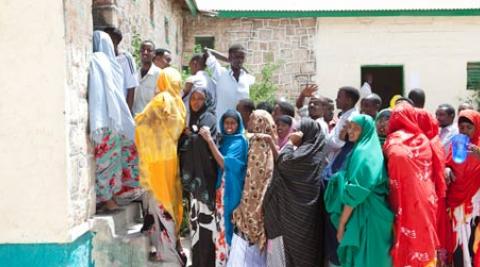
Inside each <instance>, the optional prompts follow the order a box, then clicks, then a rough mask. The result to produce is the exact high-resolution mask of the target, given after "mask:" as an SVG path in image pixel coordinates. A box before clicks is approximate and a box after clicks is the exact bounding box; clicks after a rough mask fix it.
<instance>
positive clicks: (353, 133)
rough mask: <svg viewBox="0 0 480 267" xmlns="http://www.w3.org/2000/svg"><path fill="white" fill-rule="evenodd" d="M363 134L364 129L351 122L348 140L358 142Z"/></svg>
mask: <svg viewBox="0 0 480 267" xmlns="http://www.w3.org/2000/svg"><path fill="white" fill-rule="evenodd" d="M361 134H362V127H361V126H360V125H358V124H356V123H355V122H349V124H348V140H350V142H357V140H358V138H360V135H361Z"/></svg>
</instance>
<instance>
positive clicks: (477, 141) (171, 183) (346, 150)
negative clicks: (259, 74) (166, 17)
mask: <svg viewBox="0 0 480 267" xmlns="http://www.w3.org/2000/svg"><path fill="white" fill-rule="evenodd" d="M121 39H122V35H121V32H119V31H118V30H117V29H114V28H107V29H104V30H103V31H95V32H94V36H93V48H94V54H93V57H92V60H91V64H90V72H89V112H90V137H91V140H92V141H93V144H94V145H95V160H96V193H97V203H98V208H99V210H101V211H103V212H112V211H113V212H114V211H116V210H118V209H119V208H120V206H121V205H124V204H125V203H129V202H131V201H134V200H142V201H143V208H144V213H145V215H144V226H143V228H142V231H144V232H145V233H146V234H147V235H148V236H149V237H150V240H151V244H152V252H151V255H150V260H152V261H156V262H170V263H171V262H176V263H177V265H178V266H185V264H186V257H185V255H184V254H183V252H182V246H181V244H180V241H179V239H180V236H179V234H180V228H181V224H182V220H184V218H188V219H187V220H188V224H189V227H190V234H191V258H192V259H191V260H192V266H195V267H200V266H234V267H243V266H249V267H250V266H253V267H255V266H259V267H261V266H272V267H281V266H301V267H308V266H355V267H358V266H399V267H400V266H401V267H403V266H456V267H457V266H480V252H478V246H479V241H480V226H479V225H478V221H479V220H478V219H479V218H480V148H479V146H480V113H478V112H477V111H475V110H474V108H473V106H472V105H469V104H468V103H464V104H462V105H461V106H460V107H459V108H458V111H457V112H456V110H455V109H454V108H453V107H452V106H451V105H449V104H443V105H440V106H439V107H438V109H437V110H436V113H435V116H433V115H432V114H430V113H429V112H428V111H426V110H425V109H424V108H423V106H424V104H425V92H424V91H423V90H421V89H413V90H411V91H410V93H409V94H408V96H407V97H401V96H398V97H395V98H394V99H393V100H392V101H391V105H390V107H389V108H387V109H383V110H381V107H382V99H381V98H380V97H379V96H378V95H376V94H374V93H371V90H370V89H369V88H370V87H368V88H366V87H362V90H358V89H356V88H354V87H350V86H345V87H341V88H340V89H338V92H337V98H336V99H335V101H334V100H332V99H330V98H328V97H325V96H323V95H321V90H319V88H318V86H316V85H313V84H310V85H306V86H305V88H304V89H303V90H302V91H301V93H300V95H299V96H298V98H297V101H296V103H295V106H294V105H292V104H290V103H289V102H288V101H286V100H284V99H279V100H277V101H276V102H275V103H272V104H273V105H271V104H270V103H268V102H262V103H254V102H253V101H252V100H250V99H249V88H250V86H251V85H252V84H253V83H254V81H255V79H254V77H253V76H252V75H250V74H249V73H248V71H246V70H245V69H244V67H243V63H244V61H245V57H246V55H247V52H246V50H245V49H244V48H243V47H242V46H241V45H233V46H231V47H230V49H229V51H228V55H223V54H221V53H220V52H218V51H215V50H212V49H205V53H203V54H195V55H193V56H192V58H191V60H190V62H189V68H190V70H191V76H190V77H189V78H188V79H187V80H186V81H185V82H182V79H181V75H180V73H179V72H178V71H177V70H176V69H175V68H173V67H171V66H170V61H171V56H170V52H169V51H168V50H166V49H156V48H155V44H154V43H153V42H152V41H149V40H146V41H144V42H142V44H141V46H140V51H139V52H140V54H141V66H140V68H139V70H138V71H137V70H136V66H135V63H134V61H133V58H132V56H131V55H130V54H128V53H127V52H122V51H119V49H118V44H119V43H120V42H121ZM219 61H225V62H227V63H228V65H229V66H228V67H224V66H222V65H221V64H220V62H219ZM365 92H366V93H365ZM335 107H336V109H337V111H338V112H335ZM357 107H359V108H360V111H358V110H357ZM336 113H338V114H336ZM456 113H457V114H458V116H456ZM459 133H461V134H464V135H466V136H468V138H469V140H470V143H469V145H468V150H469V154H468V156H467V158H466V160H465V161H464V162H463V163H457V162H456V161H455V160H454V159H453V156H452V144H451V143H452V138H454V137H455V136H456V135H457V134H459ZM184 196H186V198H187V199H188V205H187V206H186V210H185V211H184V204H183V199H184ZM184 212H186V213H188V216H184V215H183V213H184Z"/></svg>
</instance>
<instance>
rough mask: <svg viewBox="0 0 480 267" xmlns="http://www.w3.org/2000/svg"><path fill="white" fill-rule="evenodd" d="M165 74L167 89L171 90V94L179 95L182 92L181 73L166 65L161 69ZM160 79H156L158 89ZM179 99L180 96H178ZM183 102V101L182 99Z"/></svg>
mask: <svg viewBox="0 0 480 267" xmlns="http://www.w3.org/2000/svg"><path fill="white" fill-rule="evenodd" d="M163 72H164V73H165V75H167V76H168V83H169V86H168V90H171V93H172V94H175V95H181V92H182V75H181V74H180V72H178V70H177V69H175V68H174V67H166V68H164V69H163ZM158 82H160V79H158V81H157V88H158V89H160V85H159V84H158ZM180 99H181V97H180ZM182 102H183V101H182Z"/></svg>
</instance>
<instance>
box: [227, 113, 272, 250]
mask: <svg viewBox="0 0 480 267" xmlns="http://www.w3.org/2000/svg"><path fill="white" fill-rule="evenodd" d="M249 128H251V129H253V131H252V132H251V134H253V136H252V137H251V138H250V142H249V148H248V165H247V175H246V177H245V185H244V187H243V196H242V201H241V203H240V205H239V206H238V207H237V209H236V210H235V211H234V213H233V221H234V223H235V224H236V226H237V228H238V229H239V230H240V232H241V233H243V234H244V235H245V237H246V238H247V240H248V241H249V242H250V243H254V244H258V246H259V248H260V249H263V248H264V247H265V244H266V241H267V238H266V235H265V229H264V226H263V210H262V205H263V198H264V196H265V192H266V190H267V186H268V185H269V184H270V180H271V178H272V175H273V164H274V158H273V153H272V150H271V148H270V145H269V144H268V142H267V141H265V140H264V139H260V138H258V137H256V136H255V134H256V133H261V134H268V135H270V136H271V137H272V139H273V140H274V141H275V140H276V139H277V132H276V129H275V122H274V121H273V118H272V115H270V113H268V112H267V111H265V110H255V111H253V113H252V115H251V116H250V121H249Z"/></svg>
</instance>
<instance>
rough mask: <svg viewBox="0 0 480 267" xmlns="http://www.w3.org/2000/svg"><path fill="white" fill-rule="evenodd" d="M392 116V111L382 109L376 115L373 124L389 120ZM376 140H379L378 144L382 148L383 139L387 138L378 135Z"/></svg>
mask: <svg viewBox="0 0 480 267" xmlns="http://www.w3.org/2000/svg"><path fill="white" fill-rule="evenodd" d="M391 115H392V110H391V109H389V108H386V109H382V110H381V111H380V112H379V113H378V114H377V117H376V118H375V122H376V123H378V122H379V121H380V120H384V119H386V120H389V119H390V116H391ZM378 139H379V140H380V144H381V145H382V146H383V144H384V143H385V139H387V136H382V135H380V134H379V135H378Z"/></svg>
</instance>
